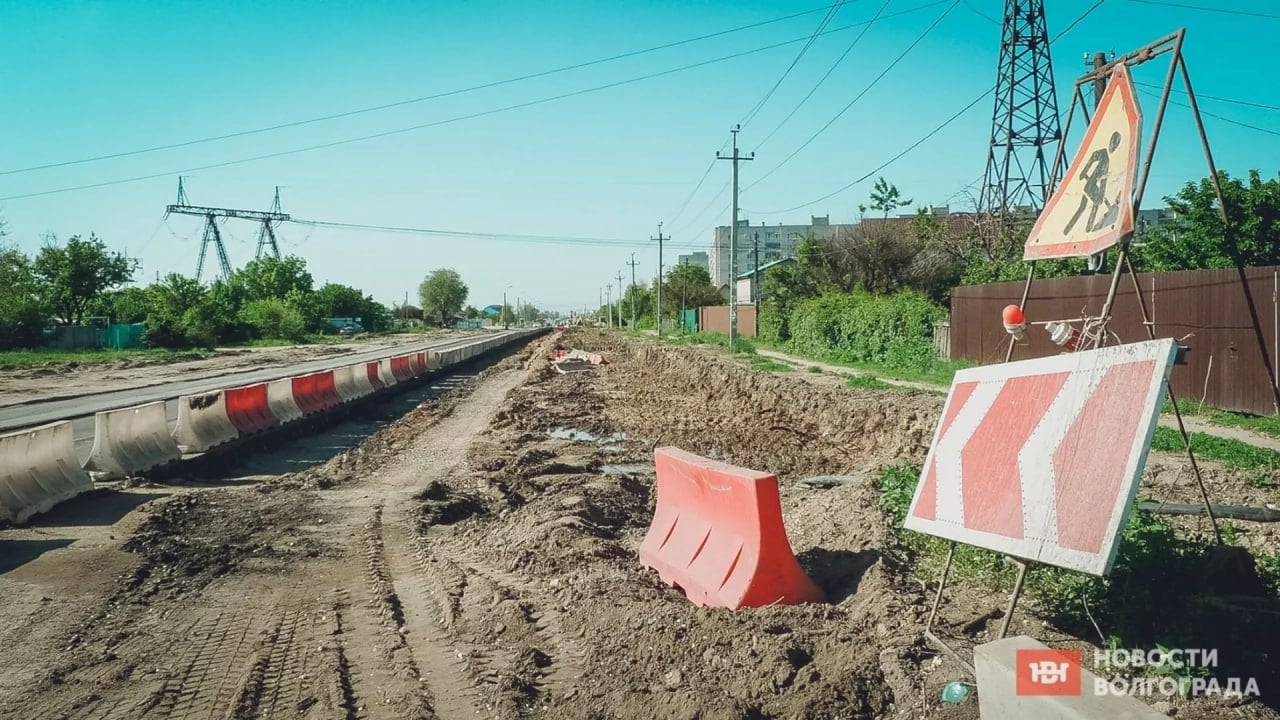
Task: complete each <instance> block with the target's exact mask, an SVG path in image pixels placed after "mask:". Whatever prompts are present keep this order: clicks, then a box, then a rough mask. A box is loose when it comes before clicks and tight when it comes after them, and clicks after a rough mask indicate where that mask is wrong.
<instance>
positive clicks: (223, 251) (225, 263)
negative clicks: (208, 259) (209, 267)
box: [196, 215, 231, 282]
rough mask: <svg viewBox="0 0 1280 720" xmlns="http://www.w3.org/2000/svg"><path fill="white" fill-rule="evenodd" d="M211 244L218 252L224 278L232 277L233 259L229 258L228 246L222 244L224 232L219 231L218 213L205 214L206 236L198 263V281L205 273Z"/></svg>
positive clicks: (201, 243)
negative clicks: (205, 259)
mask: <svg viewBox="0 0 1280 720" xmlns="http://www.w3.org/2000/svg"><path fill="white" fill-rule="evenodd" d="M210 244H212V245H213V247H214V249H215V250H216V251H217V253H218V265H219V266H220V267H221V268H222V278H223V279H224V280H225V279H227V278H229V277H231V260H230V259H228V258H227V246H226V245H223V244H222V233H220V232H218V218H217V216H216V215H205V216H204V238H203V239H202V240H201V241H200V260H199V262H197V263H196V282H200V277H201V276H202V275H203V274H204V258H205V255H208V254H209V245H210Z"/></svg>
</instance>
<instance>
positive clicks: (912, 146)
mask: <svg viewBox="0 0 1280 720" xmlns="http://www.w3.org/2000/svg"><path fill="white" fill-rule="evenodd" d="M993 92H995V88H992V89H990V90H988V91H986V92H984V93H982V94H981V95H979V96H978V97H976V98H974V99H973V100H972V101H971V102H970V103H969V104H968V105H965V106H964V107H963V108H960V111H959V112H957V113H956V114H954V115H952V116H951V117H949V118H947V119H946V120H945V121H943V123H942V124H941V125H939V126H937V127H935V128H934V129H932V130H930V131H929V132H928V133H927V134H925V136H924V137H922V138H920V139H919V140H916V141H915V142H914V143H911V144H910V145H908V146H907V148H906V149H905V150H903V151H902V152H900V153H898V154H897V155H894V156H893V157H891V158H889V159H888V160H887V161H885V162H883V163H881V164H880V165H878V166H877V167H876V168H875V169H874V170H871V171H870V172H868V173H867V174H865V175H863V176H862V177H860V178H858V179H857V180H854V181H853V182H851V183H848V184H847V185H844V186H843V187H841V188H840V189H839V190H836V191H834V192H829V193H827V194H826V195H823V196H822V197H820V198H818V199H816V200H810V201H809V202H807V203H802V204H800V205H796V206H794V207H789V208H786V209H785V210H768V211H765V212H761V213H760V214H761V215H780V214H782V213H787V212H792V211H795V210H799V209H801V208H805V207H809V206H810V205H814V204H816V203H820V202H822V201H823V200H828V199H830V198H833V197H835V196H836V195H839V194H840V193H842V192H844V191H845V190H848V189H849V188H851V187H853V186H854V185H857V184H858V183H861V182H865V181H867V180H868V179H870V178H871V177H872V176H873V175H875V174H876V173H878V172H880V171H881V170H884V169H885V168H887V167H889V166H890V165H892V164H893V163H895V162H897V161H898V160H901V159H902V158H903V156H905V155H906V154H907V153H909V152H911V151H912V150H915V149H916V148H918V147H920V146H921V145H922V144H924V143H925V142H926V141H928V140H929V138H932V137H933V136H934V135H937V134H938V133H940V132H942V130H943V128H945V127H947V126H948V125H950V124H951V123H953V122H955V121H956V120H958V119H959V118H960V116H962V115H964V114H965V113H967V112H969V111H970V110H972V109H973V108H974V106H976V105H977V104H978V103H980V102H982V101H983V100H986V99H987V97H988V96H990V95H991V93H993Z"/></svg>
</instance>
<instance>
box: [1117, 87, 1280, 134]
mask: <svg viewBox="0 0 1280 720" xmlns="http://www.w3.org/2000/svg"><path fill="white" fill-rule="evenodd" d="M1144 84H1145V83H1144ZM1140 92H1142V94H1143V95H1146V96H1147V97H1150V98H1155V99H1157V100H1158V99H1159V98H1160V93H1156V92H1152V91H1150V90H1142V91H1140ZM1196 97H1197V98H1199V97H1201V96H1200V95H1196ZM1169 103H1170V104H1172V105H1177V106H1178V107H1184V108H1190V107H1191V105H1190V104H1189V103H1184V102H1179V101H1177V100H1173V99H1170V100H1169ZM1200 114H1201V115H1203V116H1205V117H1211V118H1214V119H1215V120H1221V121H1222V122H1225V123H1231V124H1232V125H1239V126H1240V127H1243V128H1249V129H1250V130H1257V131H1258V132H1263V133H1267V134H1268V135H1280V130H1272V129H1270V128H1264V127H1259V126H1257V125H1251V124H1249V123H1247V122H1241V121H1240V120H1235V119H1232V118H1229V117H1225V116H1223V115H1218V114H1217V113H1213V112H1210V111H1208V110H1205V109H1204V108H1200Z"/></svg>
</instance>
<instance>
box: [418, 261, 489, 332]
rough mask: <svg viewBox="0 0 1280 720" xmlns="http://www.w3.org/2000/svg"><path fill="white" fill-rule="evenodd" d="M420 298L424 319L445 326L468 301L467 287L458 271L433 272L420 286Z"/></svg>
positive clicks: (443, 269)
mask: <svg viewBox="0 0 1280 720" xmlns="http://www.w3.org/2000/svg"><path fill="white" fill-rule="evenodd" d="M418 298H419V299H420V300H421V302H422V315H423V317H424V318H430V319H431V320H432V321H434V322H437V323H440V324H444V322H445V321H447V320H448V319H449V318H451V317H453V316H454V315H456V314H458V311H460V310H462V304H463V303H465V302H466V301H467V286H466V284H465V283H463V282H462V277H461V276H460V275H458V272H457V271H456V270H453V269H451V268H442V269H439V270H432V271H431V274H430V275H428V276H427V278H426V279H425V280H423V281H422V284H421V285H419V286H418ZM507 317H508V318H510V317H512V316H510V315H508V316H507Z"/></svg>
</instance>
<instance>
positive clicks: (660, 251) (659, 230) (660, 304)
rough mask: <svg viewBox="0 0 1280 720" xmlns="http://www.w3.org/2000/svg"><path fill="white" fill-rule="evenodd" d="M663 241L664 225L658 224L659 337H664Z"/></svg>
mask: <svg viewBox="0 0 1280 720" xmlns="http://www.w3.org/2000/svg"><path fill="white" fill-rule="evenodd" d="M649 239H650V240H652V239H653V238H649ZM662 240H663V237H662V223H658V337H662Z"/></svg>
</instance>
